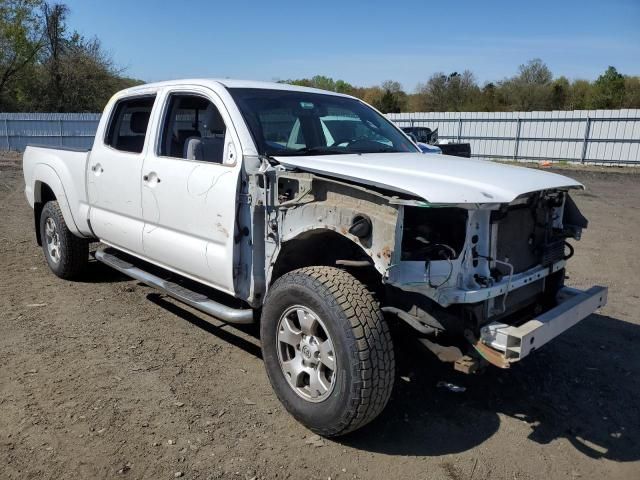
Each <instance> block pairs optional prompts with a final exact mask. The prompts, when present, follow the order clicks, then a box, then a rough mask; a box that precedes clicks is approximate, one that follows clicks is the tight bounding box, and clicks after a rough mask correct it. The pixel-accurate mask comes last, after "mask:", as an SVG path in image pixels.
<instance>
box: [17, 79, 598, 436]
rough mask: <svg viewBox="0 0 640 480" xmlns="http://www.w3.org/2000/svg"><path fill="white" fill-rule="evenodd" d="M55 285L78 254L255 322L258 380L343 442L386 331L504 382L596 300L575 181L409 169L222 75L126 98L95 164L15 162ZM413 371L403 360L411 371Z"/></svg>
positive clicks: (300, 91) (444, 161)
mask: <svg viewBox="0 0 640 480" xmlns="http://www.w3.org/2000/svg"><path fill="white" fill-rule="evenodd" d="M24 177H25V182H26V195H27V199H28V201H29V204H30V205H31V206H32V207H33V209H34V221H35V229H36V232H37V240H38V242H39V243H40V244H41V245H42V247H43V250H44V255H45V258H46V261H47V263H48V264H49V266H50V268H51V270H52V271H53V273H55V274H56V275H57V276H59V277H61V278H71V277H74V276H76V275H79V274H80V273H81V272H82V271H83V270H84V269H85V267H86V266H87V264H88V257H89V243H90V242H95V241H100V242H101V243H102V244H103V245H102V247H101V248H99V249H98V250H97V251H96V253H95V257H96V258H97V259H98V260H100V261H102V262H104V263H106V264H108V265H110V266H112V267H113V268H115V269H117V270H119V271H121V272H123V273H124V274H126V275H128V276H130V277H133V278H135V279H138V280H140V281H142V282H145V283H146V284H148V285H151V286H153V287H156V288H158V289H160V290H162V291H163V292H165V293H166V294H168V295H170V296H172V297H174V298H176V299H178V300H180V301H182V302H184V303H186V304H188V305H190V306H192V307H194V308H197V309H200V310H202V311H204V312H207V313H209V314H211V315H213V316H215V317H216V318H218V319H220V320H223V321H225V322H229V323H240V324H246V323H252V322H259V323H260V334H261V343H262V350H263V358H264V363H265V366H266V370H267V374H268V377H269V380H270V381H271V384H272V385H273V388H274V390H275V392H276V394H277V395H278V397H279V399H280V400H281V402H282V403H283V404H284V406H285V407H286V408H287V410H288V411H289V412H291V414H292V415H293V416H294V417H295V418H296V419H298V420H299V421H300V422H302V423H303V424H304V425H306V426H307V427H309V428H310V429H312V430H313V431H315V432H317V433H319V434H322V435H325V436H335V435H341V434H344V433H347V432H349V431H352V430H355V429H357V428H359V427H361V426H362V425H364V424H365V423H367V422H369V421H371V420H372V419H373V418H375V417H376V416H377V415H378V414H379V413H380V412H381V411H382V409H383V408H384V406H385V405H386V403H387V400H388V399H389V396H390V394H391V390H392V387H393V384H394V373H395V363H394V346H393V343H392V338H391V335H390V331H389V327H388V323H389V322H394V323H397V324H398V325H405V324H406V325H408V326H409V327H410V328H411V329H413V330H412V331H414V332H415V335H416V336H417V337H418V338H419V339H420V341H422V343H424V345H425V346H426V347H427V348H428V349H429V350H431V351H432V352H433V353H435V355H436V356H437V357H438V358H439V359H440V360H443V361H447V362H451V363H452V364H453V365H454V368H456V369H457V370H460V371H464V372H472V371H474V370H475V369H477V368H478V367H479V366H482V365H486V364H487V362H488V363H491V364H494V365H496V366H499V367H502V368H507V367H509V365H511V364H512V363H513V362H517V361H519V360H521V359H522V358H524V357H526V356H527V355H529V354H530V353H532V352H533V351H534V350H535V349H537V348H539V347H541V346H542V345H544V344H545V343H546V342H548V341H549V340H551V339H553V338H554V337H555V336H557V335H559V334H560V333H561V332H563V331H564V330H566V329H568V328H569V327H571V326H572V325H574V324H576V323H577V322H579V321H580V320H582V319H583V318H585V317H587V316H588V315H589V314H591V313H592V312H593V311H595V310H596V309H597V308H599V307H601V306H602V305H604V304H605V302H606V295H607V289H606V288H605V287H592V288H590V289H588V290H586V291H580V290H576V289H573V288H569V287H565V286H564V279H565V273H564V272H565V264H566V262H567V260H568V258H569V257H570V256H571V255H572V253H573V247H571V245H570V244H569V243H567V240H568V239H570V238H573V239H576V240H578V239H579V238H580V234H581V231H582V229H583V228H585V227H586V226H587V221H586V220H585V218H584V217H583V216H582V215H581V214H580V212H579V210H578V209H577V207H576V205H575V203H574V202H573V200H572V199H571V197H570V196H569V192H570V190H572V189H579V188H583V187H582V185H580V184H579V183H578V182H576V181H574V180H572V179H570V178H567V177H564V176H560V175H555V174H552V173H548V172H543V171H537V170H532V169H528V168H520V167H513V166H506V165H500V164H496V163H493V162H488V161H482V160H471V159H463V158H457V157H447V156H442V155H423V154H421V153H420V151H419V149H418V148H417V147H416V145H415V144H414V143H413V142H412V140H411V139H410V138H409V137H408V136H407V135H405V134H404V133H403V132H402V131H401V130H400V129H399V128H397V127H396V126H394V125H393V124H392V123H391V122H389V121H388V120H387V119H386V118H385V117H384V116H383V115H381V114H380V113H379V112H377V111H376V110H374V109H373V108H371V107H370V106H368V105H366V104H365V103H363V102H362V101H360V100H358V99H356V98H352V97H349V96H346V95H340V94H335V93H330V92H325V91H320V90H314V89H309V88H302V87H293V86H289V85H283V84H270V83H259V82H248V81H234V80H184V81H172V82H165V83H156V84H149V85H143V86H139V87H134V88H131V89H128V90H124V91H122V92H120V93H118V94H116V95H115V96H114V97H113V98H112V99H111V100H110V101H109V103H108V105H107V106H106V108H105V111H104V114H103V116H102V119H101V120H100V124H99V126H98V130H97V133H96V137H95V141H94V145H93V148H92V150H91V151H76V150H71V149H61V148H46V147H28V148H27V149H26V151H25V153H24ZM420 361H421V360H419V359H417V360H416V362H420Z"/></svg>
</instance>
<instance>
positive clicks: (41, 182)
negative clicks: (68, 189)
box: [33, 163, 83, 238]
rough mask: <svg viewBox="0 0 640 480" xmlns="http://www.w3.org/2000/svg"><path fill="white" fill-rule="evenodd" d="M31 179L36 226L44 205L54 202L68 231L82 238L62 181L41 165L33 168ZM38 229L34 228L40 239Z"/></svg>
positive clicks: (49, 169) (47, 167)
mask: <svg viewBox="0 0 640 480" xmlns="http://www.w3.org/2000/svg"><path fill="white" fill-rule="evenodd" d="M33 178H34V179H35V180H34V183H33V212H34V221H35V222H36V225H39V223H40V213H42V207H44V204H45V203H46V202H48V201H51V200H55V201H57V202H58V205H59V206H60V210H61V211H62V216H63V217H64V221H65V223H66V224H67V228H68V229H69V231H70V232H71V233H73V234H74V235H77V236H79V237H82V236H83V235H82V233H80V230H79V229H78V226H77V224H76V222H75V219H74V218H73V215H72V213H71V208H70V207H69V201H68V200H67V195H66V193H65V190H64V186H63V185H62V181H61V180H60V177H59V176H58V174H57V173H56V172H55V170H54V169H53V168H51V167H50V166H48V165H45V164H42V163H41V164H39V165H37V166H36V167H35V170H34V174H33ZM39 229H40V227H39V226H38V227H36V232H37V233H38V238H39V237H40V232H39Z"/></svg>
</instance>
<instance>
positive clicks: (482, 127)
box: [387, 110, 640, 165]
mask: <svg viewBox="0 0 640 480" xmlns="http://www.w3.org/2000/svg"><path fill="white" fill-rule="evenodd" d="M387 117H388V118H389V119H390V120H393V121H394V122H395V123H397V124H398V125H399V126H401V127H407V126H425V127H429V128H431V129H432V130H433V129H435V128H437V129H438V137H439V138H440V139H446V140H450V141H453V142H469V143H470V144H471V154H472V156H474V157H481V158H497V159H512V160H551V161H568V162H580V163H595V164H603V165H605V164H606V165H611V164H613V165H629V164H636V165H640V110H574V111H553V112H446V113H438V112H425V113H393V114H389V115H387Z"/></svg>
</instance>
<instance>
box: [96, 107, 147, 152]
mask: <svg viewBox="0 0 640 480" xmlns="http://www.w3.org/2000/svg"><path fill="white" fill-rule="evenodd" d="M155 99H156V97H155V95H148V96H144V97H136V98H129V99H125V100H120V101H119V102H118V103H117V104H116V106H115V108H114V109H113V114H112V115H111V120H110V122H109V127H108V129H107V137H106V138H105V143H106V144H107V145H109V146H110V147H113V148H115V149H116V150H120V151H123V152H131V153H140V152H142V147H143V146H144V139H145V137H146V135H147V130H148V127H149V117H150V116H151V109H152V108H153V103H154V102H155Z"/></svg>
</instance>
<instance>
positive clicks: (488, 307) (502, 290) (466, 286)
mask: <svg viewBox="0 0 640 480" xmlns="http://www.w3.org/2000/svg"><path fill="white" fill-rule="evenodd" d="M399 221H401V222H402V224H403V227H402V228H401V229H400V231H401V238H400V239H397V241H398V245H399V247H400V248H399V249H398V251H397V252H396V255H395V257H394V262H393V264H392V265H391V266H390V268H389V271H388V274H387V275H386V277H385V282H386V283H387V285H389V286H390V287H392V288H393V289H396V291H395V292H394V293H393V295H392V298H398V299H400V298H402V297H405V295H406V294H411V295H414V297H413V298H414V299H415V298H419V297H415V294H419V295H420V296H422V297H424V298H427V299H429V300H430V302H424V301H423V302H422V305H420V306H419V305H416V304H417V302H415V301H414V302H413V303H414V305H412V309H413V311H411V312H407V313H410V314H411V315H413V316H414V320H416V321H418V322H420V323H421V324H423V325H425V326H429V327H432V328H434V333H439V332H440V329H439V328H438V326H437V325H436V324H434V320H436V322H437V324H439V325H442V326H443V330H445V331H448V332H456V333H459V334H462V335H463V336H464V337H465V338H466V339H467V340H468V341H469V343H471V345H472V346H473V347H474V349H475V350H476V352H477V353H479V354H480V355H481V356H482V357H483V358H484V359H485V360H487V361H488V362H489V363H492V364H494V365H497V366H500V367H503V368H506V367H508V366H509V364H510V363H512V362H514V361H518V360H520V359H522V358H524V357H525V356H526V355H528V354H529V353H530V352H531V351H533V350H535V348H538V347H540V346H542V345H543V344H544V343H546V342H547V341H548V340H550V339H551V338H553V337H554V336H556V335H557V334H559V333H561V332H562V331H564V330H566V329H567V328H569V327H570V326H572V325H574V324H575V323H577V321H579V320H581V319H582V318H584V317H586V316H587V315H589V314H590V313H592V312H593V311H594V310H595V309H597V308H599V307H601V306H602V305H604V304H605V303H606V288H603V287H594V289H592V290H589V291H588V292H586V293H585V292H579V291H576V290H573V289H568V288H564V277H565V265H566V262H567V260H568V259H569V258H570V257H571V256H572V255H573V247H572V246H571V244H570V243H568V240H569V239H575V240H579V239H580V236H581V232H582V229H583V228H586V226H587V220H586V219H585V218H584V217H583V216H582V214H581V213H580V212H579V210H578V208H577V207H576V205H575V203H574V202H573V200H572V199H571V197H570V196H569V193H568V192H567V191H566V190H559V189H554V190H549V191H539V192H533V193H528V194H524V195H521V196H519V197H518V198H516V199H515V200H514V201H512V202H511V203H509V204H479V205H468V204H462V205H430V204H428V203H421V202H404V204H403V205H402V208H401V210H400V219H399ZM405 308H406V306H405ZM405 311H406V310H405ZM567 312H568V313H567ZM536 332H537V333H536ZM523 342H528V343H527V345H526V346H525V345H523Z"/></svg>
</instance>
